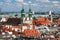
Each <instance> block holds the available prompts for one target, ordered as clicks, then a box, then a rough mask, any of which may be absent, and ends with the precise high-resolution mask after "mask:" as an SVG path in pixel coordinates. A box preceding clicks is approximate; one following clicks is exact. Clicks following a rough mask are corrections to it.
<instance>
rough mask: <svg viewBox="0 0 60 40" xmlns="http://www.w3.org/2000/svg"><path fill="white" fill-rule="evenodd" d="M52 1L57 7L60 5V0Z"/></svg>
mask: <svg viewBox="0 0 60 40" xmlns="http://www.w3.org/2000/svg"><path fill="white" fill-rule="evenodd" d="M52 3H53V4H54V6H55V7H58V6H60V2H59V1H53V2H52Z"/></svg>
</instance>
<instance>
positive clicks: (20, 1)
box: [15, 0, 23, 3]
mask: <svg viewBox="0 0 60 40" xmlns="http://www.w3.org/2000/svg"><path fill="white" fill-rule="evenodd" d="M15 1H16V2H19V3H22V2H23V0H15Z"/></svg>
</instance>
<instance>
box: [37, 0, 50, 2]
mask: <svg viewBox="0 0 60 40" xmlns="http://www.w3.org/2000/svg"><path fill="white" fill-rule="evenodd" d="M36 1H40V2H49V0H36Z"/></svg>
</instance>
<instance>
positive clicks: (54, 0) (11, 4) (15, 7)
mask: <svg viewBox="0 0 60 40" xmlns="http://www.w3.org/2000/svg"><path fill="white" fill-rule="evenodd" d="M22 4H23V5H24V9H25V11H26V12H27V11H28V10H29V4H30V5H31V9H32V10H33V11H36V12H39V11H40V12H41V11H49V10H51V11H60V0H0V8H1V10H2V12H19V11H21V9H22Z"/></svg>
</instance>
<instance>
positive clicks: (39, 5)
mask: <svg viewBox="0 0 60 40" xmlns="http://www.w3.org/2000/svg"><path fill="white" fill-rule="evenodd" d="M31 5H32V6H40V5H38V4H36V3H35V4H31Z"/></svg>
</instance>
